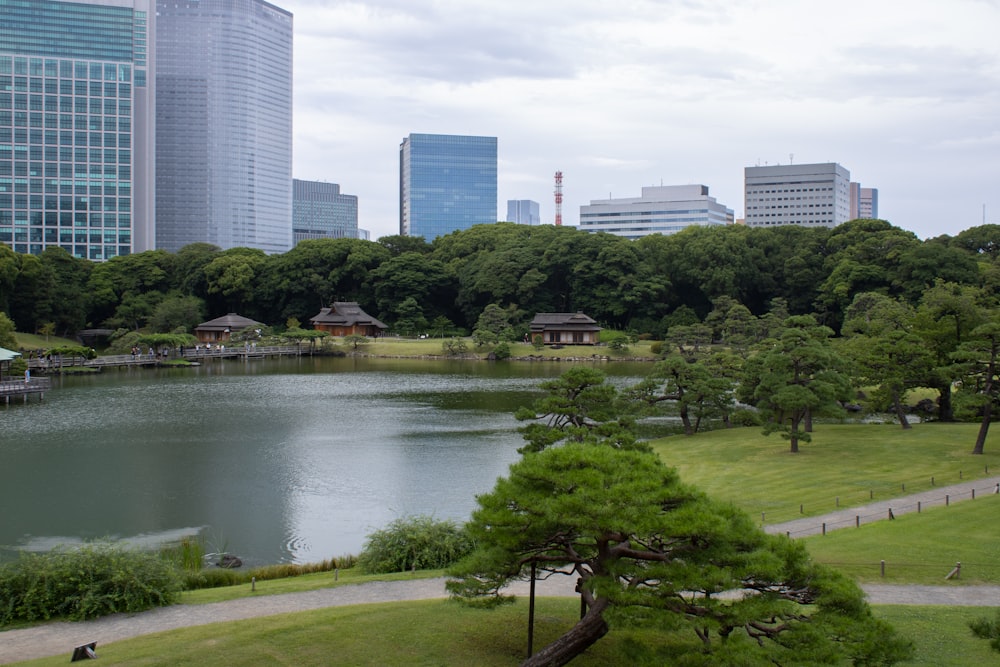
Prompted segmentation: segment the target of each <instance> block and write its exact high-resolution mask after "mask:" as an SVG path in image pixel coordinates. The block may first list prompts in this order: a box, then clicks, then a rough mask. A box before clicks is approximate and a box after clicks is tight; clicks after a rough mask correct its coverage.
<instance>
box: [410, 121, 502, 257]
mask: <svg viewBox="0 0 1000 667" xmlns="http://www.w3.org/2000/svg"><path fill="white" fill-rule="evenodd" d="M496 221H497V139H496V137H468V136H455V135H449V134H411V135H410V136H409V137H407V138H405V139H403V143H402V144H400V146H399V233H400V234H401V235H403V236H422V237H424V239H425V240H427V241H432V240H433V239H435V238H437V237H438V236H443V235H445V234H449V233H451V232H454V231H456V230H460V229H468V228H469V227H472V226H473V225H478V224H484V223H491V224H492V223H495V222H496Z"/></svg>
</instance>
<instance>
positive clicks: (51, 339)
mask: <svg viewBox="0 0 1000 667" xmlns="http://www.w3.org/2000/svg"><path fill="white" fill-rule="evenodd" d="M14 338H15V339H16V340H17V347H18V349H23V350H47V349H49V348H50V347H69V346H77V345H79V344H80V341H77V340H72V339H69V338H60V337H59V336H38V335H36V334H29V333H20V332H16V333H15V334H14Z"/></svg>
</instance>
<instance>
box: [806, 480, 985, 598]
mask: <svg viewBox="0 0 1000 667" xmlns="http://www.w3.org/2000/svg"><path fill="white" fill-rule="evenodd" d="M997 516H1000V496H997V495H989V496H983V497H980V498H977V499H976V500H974V501H973V500H968V501H963V502H961V503H955V504H953V505H950V506H949V507H944V506H936V507H933V508H928V509H925V510H924V511H923V512H921V513H919V514H917V513H915V512H914V513H911V514H904V515H901V516H899V517H898V518H897V519H896V520H895V521H879V522H877V523H871V524H865V525H862V526H861V527H860V528H844V529H841V530H835V531H831V532H829V533H827V534H826V535H816V536H813V537H807V538H803V539H802V540H801V541H803V542H804V543H805V545H806V548H808V549H809V553H810V554H812V556H813V558H814V559H815V560H817V561H819V562H822V563H827V564H828V565H832V566H834V567H836V568H837V569H838V570H840V571H841V572H843V573H845V574H847V575H848V576H851V577H853V578H854V579H856V580H857V581H865V582H875V583H888V584H900V583H916V584H931V585H937V586H940V585H945V584H948V585H962V584H966V585H975V584H992V585H997V584H1000V523H998V522H997V521H996V517H997ZM882 560H885V562H886V569H885V577H884V578H883V577H882V576H881V564H880V561H882ZM957 562H960V563H962V571H961V578H960V579H958V580H952V581H951V583H949V582H946V581H945V576H946V575H947V574H948V573H949V572H950V571H951V569H952V568H953V567H954V566H955V563H957ZM997 605H998V606H1000V600H997Z"/></svg>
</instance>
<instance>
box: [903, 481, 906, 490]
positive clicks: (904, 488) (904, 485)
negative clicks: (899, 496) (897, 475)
mask: <svg viewBox="0 0 1000 667" xmlns="http://www.w3.org/2000/svg"><path fill="white" fill-rule="evenodd" d="M903 491H906V482H903Z"/></svg>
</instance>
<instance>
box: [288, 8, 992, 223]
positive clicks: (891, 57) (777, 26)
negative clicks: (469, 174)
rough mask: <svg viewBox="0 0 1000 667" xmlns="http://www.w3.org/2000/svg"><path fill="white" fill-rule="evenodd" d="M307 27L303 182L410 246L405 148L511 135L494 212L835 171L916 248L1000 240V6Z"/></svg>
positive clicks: (332, 11) (405, 19)
mask: <svg viewBox="0 0 1000 667" xmlns="http://www.w3.org/2000/svg"><path fill="white" fill-rule="evenodd" d="M273 1H274V2H275V4H277V5H278V6H280V7H283V8H284V9H287V10H289V11H291V12H292V13H293V14H294V53H295V55H294V91H295V93H294V169H293V171H294V176H295V178H299V179H305V180H318V181H327V182H332V183H339V184H340V186H341V192H342V193H345V194H352V195H357V196H358V199H359V201H358V209H359V213H358V224H359V227H361V228H362V229H367V230H368V231H369V232H370V234H371V238H372V239H373V240H374V239H377V238H379V237H381V236H387V235H393V234H398V233H399V144H400V142H401V141H402V139H403V138H404V137H406V136H408V135H409V134H410V133H431V134H468V135H484V136H495V137H497V144H498V179H497V186H498V191H497V199H498V201H497V214H498V218H499V219H503V218H505V217H506V213H507V200H508V199H532V200H534V201H537V202H539V204H540V206H541V217H542V221H543V223H551V222H553V220H554V217H555V204H554V198H553V190H554V182H553V176H554V174H555V172H556V171H557V170H559V171H562V172H563V193H564V199H563V222H564V224H567V225H575V224H577V222H578V221H579V215H580V206H581V205H586V204H589V203H590V202H591V200H600V199H607V198H609V197H613V198H622V197H638V196H639V195H640V194H641V188H642V187H643V186H650V185H661V184H662V185H682V184H691V183H697V184H704V185H707V186H708V187H709V194H710V195H712V196H714V197H715V198H716V199H717V200H718V201H719V202H720V203H721V204H724V205H725V206H727V207H729V208H731V209H733V210H734V212H735V214H736V217H737V218H742V217H743V213H744V212H743V209H744V203H743V170H744V168H745V167H752V166H757V165H774V164H788V163H789V161H791V162H793V163H795V164H803V163H814V162H837V163H840V164H841V165H843V166H844V167H846V168H847V169H848V170H849V171H850V173H851V180H852V181H858V182H860V183H861V185H862V187H874V188H878V190H879V217H881V218H883V219H886V220H888V221H889V222H891V223H892V224H894V225H896V226H897V227H901V228H903V229H907V230H910V231H912V232H914V233H915V234H917V236H919V237H920V238H922V239H926V238H931V237H935V236H939V235H941V234H949V235H952V236H953V235H955V234H957V233H959V232H960V231H962V230H964V229H968V228H970V227H974V226H976V225H980V224H983V222H984V221H985V222H987V223H993V224H997V223H1000V38H998V33H1000V0H948V1H947V2H945V1H944V0H864V1H862V0H839V1H838V2H820V1H818V0H725V1H722V0H719V1H715V0H658V1H657V0H491V1H490V2H484V1H481V0H368V1H365V2H357V1H350V0H273Z"/></svg>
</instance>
